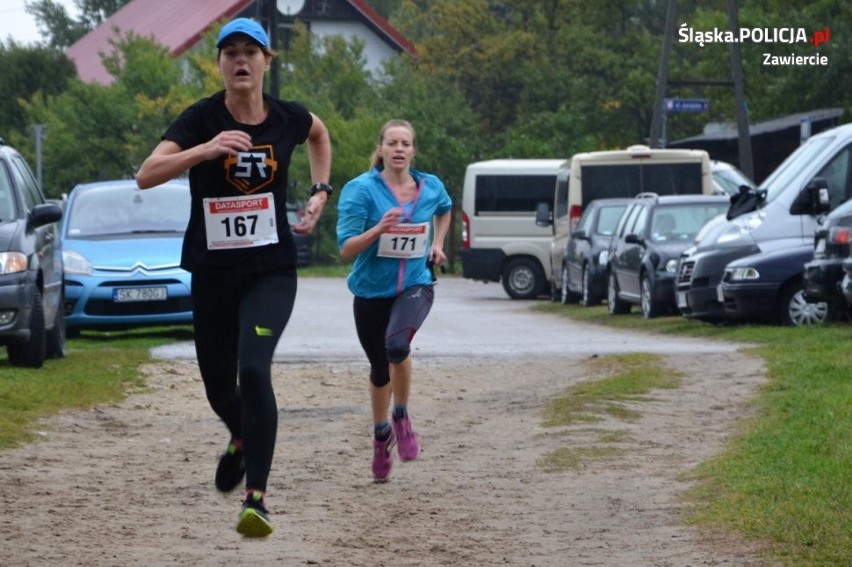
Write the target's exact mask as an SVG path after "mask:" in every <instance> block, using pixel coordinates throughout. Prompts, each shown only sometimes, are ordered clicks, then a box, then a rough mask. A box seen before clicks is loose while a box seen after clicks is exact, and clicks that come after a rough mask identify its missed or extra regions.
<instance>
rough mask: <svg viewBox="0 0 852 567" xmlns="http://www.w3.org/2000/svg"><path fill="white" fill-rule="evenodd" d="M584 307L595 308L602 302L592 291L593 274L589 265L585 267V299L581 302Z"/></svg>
mask: <svg viewBox="0 0 852 567" xmlns="http://www.w3.org/2000/svg"><path fill="white" fill-rule="evenodd" d="M580 302H581V303H582V305H583V307H593V306H595V305H597V304H598V303H600V302H601V298H600V297H599V296H598V294H597V293H595V290H593V289H592V272H591V271H590V270H589V265H588V264H584V265H583V297H582V299H581V300H580Z"/></svg>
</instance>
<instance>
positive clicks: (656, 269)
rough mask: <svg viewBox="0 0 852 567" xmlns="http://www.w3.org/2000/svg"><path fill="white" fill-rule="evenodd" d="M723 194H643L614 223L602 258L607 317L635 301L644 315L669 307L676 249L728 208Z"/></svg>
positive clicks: (689, 242)
mask: <svg viewBox="0 0 852 567" xmlns="http://www.w3.org/2000/svg"><path fill="white" fill-rule="evenodd" d="M729 202H730V200H729V198H728V197H727V196H710V195H659V196H658V195H656V194H654V193H642V194H640V195H638V196H637V197H636V199H634V200H633V202H632V203H631V204H630V205H629V206H628V207H627V209H626V210H625V211H624V213H623V214H622V215H621V218H620V219H619V221H618V226H617V227H616V229H615V234H614V235H613V237H612V242H611V243H610V246H609V252H608V258H607V303H608V309H609V312H610V314H611V315H618V314H623V313H629V312H630V308H631V305H640V306H641V307H642V315H643V316H644V317H645V318H651V317H656V316H657V315H660V314H662V313H665V312H668V311H674V309H675V306H676V303H675V289H674V288H675V274H676V272H677V265H678V259H679V257H680V255H681V253H682V252H683V251H684V250H686V249H687V248H688V247H690V246H692V244H693V240H694V238H695V236H696V234H698V231H699V230H700V229H701V228H702V227H703V226H704V225H705V224H706V223H707V222H709V221H710V220H711V219H713V218H715V217H717V216H719V215H720V214H724V212H725V211H727V210H728V205H729Z"/></svg>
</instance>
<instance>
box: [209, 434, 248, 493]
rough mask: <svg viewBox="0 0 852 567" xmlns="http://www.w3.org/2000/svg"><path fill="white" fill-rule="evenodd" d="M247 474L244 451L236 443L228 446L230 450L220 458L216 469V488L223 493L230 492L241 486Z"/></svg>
mask: <svg viewBox="0 0 852 567" xmlns="http://www.w3.org/2000/svg"><path fill="white" fill-rule="evenodd" d="M245 474H246V463H245V459H244V458H243V450H242V449H238V448H237V446H236V445H234V442H233V441H231V442H230V443H229V444H228V449H227V450H226V451H225V452H224V453H222V456H221V457H219V466H218V467H216V488H218V489H219V490H221V491H222V492H230V491H232V490H233V489H235V488H236V487H237V486H239V484H240V482H242V480H243V477H244V476H245Z"/></svg>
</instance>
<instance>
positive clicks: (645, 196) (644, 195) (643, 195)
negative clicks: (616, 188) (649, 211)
mask: <svg viewBox="0 0 852 567" xmlns="http://www.w3.org/2000/svg"><path fill="white" fill-rule="evenodd" d="M659 197H660V196H659V195H657V194H656V193H651V192H648V191H646V192H645V193H639V194H638V195H636V197H635V198H636V199H648V200H656V199H658V198H659Z"/></svg>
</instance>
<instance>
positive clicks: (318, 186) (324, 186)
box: [311, 183, 334, 197]
mask: <svg viewBox="0 0 852 567" xmlns="http://www.w3.org/2000/svg"><path fill="white" fill-rule="evenodd" d="M318 191H325V192H326V193H328V196H329V197H331V193H332V191H334V189H333V188H332V186H331V185H329V184H328V183H314V184H313V185H311V197H313V196H314V195H316V194H317V192H318Z"/></svg>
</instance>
